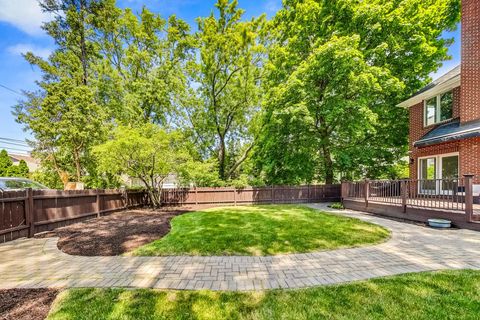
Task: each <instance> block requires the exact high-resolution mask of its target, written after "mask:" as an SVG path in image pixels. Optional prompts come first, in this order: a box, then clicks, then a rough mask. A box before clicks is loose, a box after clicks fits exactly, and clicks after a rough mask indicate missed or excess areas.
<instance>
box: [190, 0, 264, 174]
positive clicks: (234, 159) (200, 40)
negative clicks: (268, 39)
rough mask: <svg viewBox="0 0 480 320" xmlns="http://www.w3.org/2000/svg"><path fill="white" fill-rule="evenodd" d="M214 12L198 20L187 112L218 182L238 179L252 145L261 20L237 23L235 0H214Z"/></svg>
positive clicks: (259, 73) (257, 87)
mask: <svg viewBox="0 0 480 320" xmlns="http://www.w3.org/2000/svg"><path fill="white" fill-rule="evenodd" d="M215 6H216V8H217V9H218V14H214V13H212V14H211V15H210V16H209V17H206V18H199V19H198V30H199V31H198V32H197V33H196V37H195V39H196V46H197V49H198V55H196V56H194V57H193V60H192V61H191V63H190V64H189V67H190V75H191V81H192V87H193V88H195V89H194V90H193V91H194V98H193V99H191V100H189V101H188V102H189V104H188V105H187V108H186V113H187V116H188V119H189V121H190V124H191V126H192V127H193V131H194V133H195V136H196V138H197V142H198V144H199V145H200V147H201V149H202V150H201V153H202V154H203V155H204V156H205V157H206V158H210V157H214V158H215V159H216V160H217V163H218V164H217V168H218V175H219V177H220V179H221V180H224V181H226V180H230V179H232V178H235V176H236V175H238V170H239V167H240V166H241V165H242V163H243V162H244V161H245V160H246V159H247V158H248V156H249V153H250V151H251V149H252V147H253V135H252V127H251V124H252V122H251V120H252V118H253V117H254V115H255V112H256V111H258V109H259V97H260V90H259V80H260V77H261V71H262V58H263V53H264V49H263V46H262V45H261V44H260V43H259V34H260V32H261V30H262V26H263V23H264V18H263V17H261V18H258V19H252V20H250V21H246V22H243V21H241V19H242V15H243V13H244V11H243V10H241V9H239V8H238V7H237V1H236V0H234V1H231V2H229V1H228V0H219V1H218V2H217V3H216V5H215Z"/></svg>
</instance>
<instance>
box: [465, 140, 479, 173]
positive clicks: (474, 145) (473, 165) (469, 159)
mask: <svg viewBox="0 0 480 320" xmlns="http://www.w3.org/2000/svg"><path fill="white" fill-rule="evenodd" d="M460 174H461V175H464V174H474V175H477V176H478V175H480V138H472V139H466V140H462V141H460Z"/></svg>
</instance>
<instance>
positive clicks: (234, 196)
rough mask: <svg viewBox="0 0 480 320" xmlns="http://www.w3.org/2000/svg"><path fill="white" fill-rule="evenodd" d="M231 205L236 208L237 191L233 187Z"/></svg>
mask: <svg viewBox="0 0 480 320" xmlns="http://www.w3.org/2000/svg"><path fill="white" fill-rule="evenodd" d="M233 205H234V206H237V189H236V188H235V186H234V187H233Z"/></svg>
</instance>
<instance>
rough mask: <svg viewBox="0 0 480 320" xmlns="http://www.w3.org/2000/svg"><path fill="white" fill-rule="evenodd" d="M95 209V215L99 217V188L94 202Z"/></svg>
mask: <svg viewBox="0 0 480 320" xmlns="http://www.w3.org/2000/svg"><path fill="white" fill-rule="evenodd" d="M95 209H96V211H97V217H98V218H100V190H98V189H97V199H96V202H95Z"/></svg>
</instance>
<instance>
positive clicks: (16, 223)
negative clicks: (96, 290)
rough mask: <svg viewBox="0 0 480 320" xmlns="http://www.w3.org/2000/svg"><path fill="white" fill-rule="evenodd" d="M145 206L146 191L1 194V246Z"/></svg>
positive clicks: (45, 191) (6, 192) (41, 191)
mask: <svg viewBox="0 0 480 320" xmlns="http://www.w3.org/2000/svg"><path fill="white" fill-rule="evenodd" d="M145 203H147V197H146V194H145V192H144V191H128V192H124V191H123V192H122V191H121V190H81V191H57V190H31V189H27V190H22V191H4V192H0V243H2V242H5V241H9V240H13V239H18V238H21V237H32V236H33V235H34V234H35V233H38V232H42V231H48V230H53V229H55V228H57V227H61V226H64V225H68V224H71V223H75V222H78V221H81V220H84V219H88V218H92V217H98V216H101V215H102V214H105V213H108V212H112V211H115V210H120V209H125V208H127V207H134V206H139V205H144V204H145Z"/></svg>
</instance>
